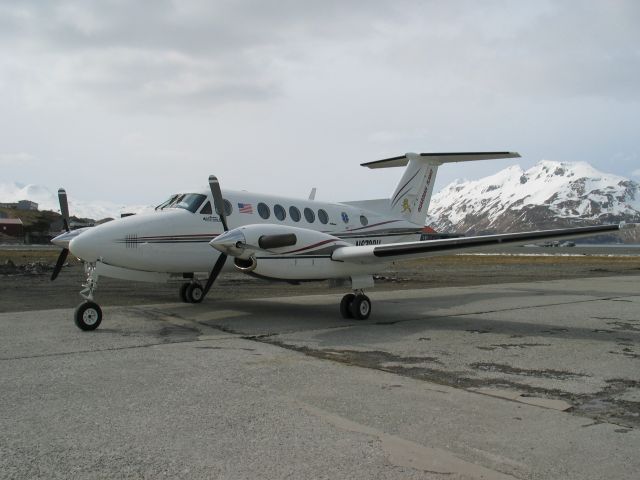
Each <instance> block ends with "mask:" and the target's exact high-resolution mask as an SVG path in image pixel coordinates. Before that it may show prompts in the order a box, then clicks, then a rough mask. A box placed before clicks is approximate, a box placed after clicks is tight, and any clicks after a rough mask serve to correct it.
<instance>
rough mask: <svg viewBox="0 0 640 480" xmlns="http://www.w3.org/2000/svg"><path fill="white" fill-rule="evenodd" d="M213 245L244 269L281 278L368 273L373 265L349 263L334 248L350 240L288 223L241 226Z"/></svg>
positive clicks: (317, 277) (248, 271) (331, 276)
mask: <svg viewBox="0 0 640 480" xmlns="http://www.w3.org/2000/svg"><path fill="white" fill-rule="evenodd" d="M210 244H211V246H212V247H214V248H216V249H217V250H220V251H221V252H223V253H226V254H227V255H230V256H233V257H234V264H235V266H236V268H237V269H238V270H240V271H242V272H245V273H255V274H256V275H259V276H262V277H266V278H271V279H278V280H323V279H328V278H345V277H349V276H352V275H354V274H356V273H359V271H360V270H362V273H369V270H370V269H371V268H372V267H371V266H364V265H363V266H354V265H353V264H352V265H346V264H345V263H344V262H339V261H334V260H332V259H331V254H332V252H333V251H334V250H335V249H337V248H341V247H347V246H350V245H351V244H349V243H347V242H345V241H344V240H342V239H340V238H338V237H334V236H333V235H329V234H327V233H323V232H318V231H316V230H310V229H307V228H298V227H291V226H287V225H273V224H264V223H263V224H255V225H246V226H243V227H238V228H235V229H233V230H229V231H228V232H226V233H224V234H222V235H220V236H219V237H217V238H214V239H213V240H212V241H211V242H210Z"/></svg>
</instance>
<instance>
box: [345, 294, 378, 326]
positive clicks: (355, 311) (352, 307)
mask: <svg viewBox="0 0 640 480" xmlns="http://www.w3.org/2000/svg"><path fill="white" fill-rule="evenodd" d="M340 315H342V318H344V319H349V318H355V319H356V320H366V319H367V318H369V315H371V300H370V299H369V297H367V296H366V295H365V294H364V292H362V291H356V293H355V294H353V293H348V294H346V295H345V296H344V297H342V301H341V302H340Z"/></svg>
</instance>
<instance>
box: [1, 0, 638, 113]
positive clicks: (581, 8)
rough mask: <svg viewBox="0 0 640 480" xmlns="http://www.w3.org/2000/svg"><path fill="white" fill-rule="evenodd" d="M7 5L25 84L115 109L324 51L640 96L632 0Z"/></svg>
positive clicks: (499, 81) (422, 79) (456, 87)
mask: <svg viewBox="0 0 640 480" xmlns="http://www.w3.org/2000/svg"><path fill="white" fill-rule="evenodd" d="M0 12H1V15H0V32H2V33H0V35H1V36H2V38H3V40H4V41H3V43H4V45H5V47H4V48H3V47H0V52H1V51H2V50H4V54H5V55H9V56H11V55H19V57H20V58H21V61H22V63H23V64H29V67H28V68H31V69H32V72H31V73H29V72H27V73H24V72H23V73H24V75H25V77H26V79H27V80H26V85H27V86H28V88H30V89H32V90H37V89H38V88H42V85H44V84H46V85H49V88H50V86H51V82H55V81H60V82H61V88H65V89H68V90H69V91H74V90H79V91H80V92H81V93H84V94H85V95H86V96H89V97H93V98H97V99H100V100H101V101H104V102H106V103H108V104H110V105H114V104H115V105H117V106H118V107H119V108H126V107H127V106H128V107H130V108H133V109H138V108H143V109H145V110H148V109H151V108H153V109H160V110H165V109H180V108H181V106H182V107H184V108H185V109H188V110H193V109H197V108H211V107H214V106H215V105H217V104H219V103H228V102H235V101H246V102H263V101H266V100H269V99H271V98H274V97H277V96H278V95H281V94H283V93H285V92H284V88H285V87H284V85H285V83H286V82H287V81H295V78H293V79H289V78H286V76H287V75H288V74H290V72H286V71H285V70H283V68H282V65H283V64H285V65H286V64H305V63H306V62H310V61H311V62H313V60H314V59H316V58H321V55H322V54H321V52H324V55H325V56H326V57H328V58H330V57H331V56H332V55H333V56H335V57H346V59H347V63H348V59H349V58H353V60H354V62H356V61H357V62H362V63H363V64H366V65H367V66H369V67H373V66H378V67H379V68H380V69H382V70H384V69H387V70H389V71H399V72H403V74H404V75H406V77H407V83H411V82H413V83H414V85H415V84H416V83H421V84H422V85H423V89H425V90H426V89H428V90H429V91H434V92H443V93H444V94H449V95H450V94H454V95H455V94H457V93H460V92H462V93H463V94H464V95H469V96H474V95H488V96H491V95H494V96H501V95H514V96H522V97H527V96H602V97H607V98H616V99H633V100H637V99H638V98H639V94H640V83H638V82H637V78H638V76H639V75H640V47H638V45H640V29H638V28H637V25H638V24H639V23H640V4H638V2H635V1H632V0H630V1H622V0H620V1H611V2H579V1H569V0H565V1H557V2H535V3H533V2H508V1H504V0H493V1H488V2H483V3H482V4H478V3H477V2H473V1H470V0H460V1H454V2H446V3H444V2H422V1H398V2H391V1H383V0H378V1H364V0H362V1H353V2H344V1H339V0H327V1H323V2H304V1H303V2H301V1H295V0H283V1H278V2H274V1H260V0H247V1H217V2H213V1H206V0H193V1H186V0H182V1H170V0H159V1H150V0H149V1H135V2H130V1H124V0H104V1H78V0H76V1H72V0H67V1H60V2H49V1H37V0H30V1H29V0H25V1H22V2H19V3H8V4H4V5H1V6H0ZM42 57H45V58H46V59H47V60H48V61H45V62H39V61H36V59H40V58H42ZM30 58H31V59H32V60H31V62H30V61H29V59H30ZM47 69H48V70H47ZM50 70H55V71H57V72H58V77H60V78H61V80H60V78H58V77H56V76H51V75H50V74H49V71H50ZM0 74H1V72H0ZM347 81H348V79H347ZM372 81H383V80H380V79H375V78H372Z"/></svg>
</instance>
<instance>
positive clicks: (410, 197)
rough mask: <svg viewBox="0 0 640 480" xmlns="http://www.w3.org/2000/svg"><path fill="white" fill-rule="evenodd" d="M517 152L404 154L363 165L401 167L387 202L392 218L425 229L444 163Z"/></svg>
mask: <svg viewBox="0 0 640 480" xmlns="http://www.w3.org/2000/svg"><path fill="white" fill-rule="evenodd" d="M518 157H520V155H519V154H518V153H516V152H460V153H407V154H405V155H402V156H399V157H393V158H386V159H384V160H377V161H374V162H368V163H363V164H362V166H364V167H369V168H390V167H404V166H406V167H407V168H406V170H405V172H404V175H403V176H402V179H401V180H400V183H399V184H398V186H397V188H396V189H395V191H394V192H393V195H392V196H391V199H389V209H390V210H391V214H393V215H395V216H397V217H399V218H405V219H406V220H408V221H409V222H412V223H416V224H418V225H421V226H422V225H424V222H425V220H426V218H427V211H428V210H429V203H430V202H431V195H432V194H433V186H434V184H435V182H436V173H438V167H439V166H440V165H442V164H443V163H453V162H469V161H473V160H497V159H503V158H518Z"/></svg>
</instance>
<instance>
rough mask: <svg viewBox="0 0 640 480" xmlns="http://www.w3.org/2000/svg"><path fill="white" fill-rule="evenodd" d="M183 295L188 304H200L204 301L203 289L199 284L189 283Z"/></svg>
mask: <svg viewBox="0 0 640 480" xmlns="http://www.w3.org/2000/svg"><path fill="white" fill-rule="evenodd" d="M185 293H186V297H187V300H188V301H189V302H190V303H200V302H201V301H202V300H204V289H203V288H202V285H200V284H199V283H190V284H189V286H188V287H187V291H186V292H185Z"/></svg>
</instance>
